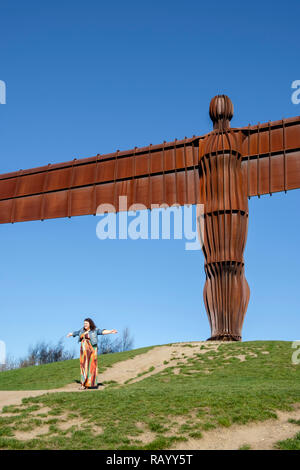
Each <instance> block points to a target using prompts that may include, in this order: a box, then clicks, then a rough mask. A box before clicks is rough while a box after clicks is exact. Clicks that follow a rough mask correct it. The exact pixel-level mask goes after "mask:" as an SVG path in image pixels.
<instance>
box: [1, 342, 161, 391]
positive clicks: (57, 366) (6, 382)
mask: <svg viewBox="0 0 300 470" xmlns="http://www.w3.org/2000/svg"><path fill="white" fill-rule="evenodd" d="M153 347H154V346H150V347H147V348H139V349H134V350H132V351H125V352H122V353H113V354H104V355H102V356H101V358H100V361H99V374H101V373H102V372H104V370H106V369H107V368H108V367H112V365H113V364H115V363H116V362H119V361H125V360H127V359H131V358H133V357H135V356H137V355H138V354H143V353H145V352H147V351H149V350H150V349H151V348H153ZM79 378H80V377H79V359H72V360H70V361H62V362H54V363H52V364H45V365H43V366H31V367H24V368H22V369H14V370H9V371H5V372H0V390H50V389H51V388H60V387H63V386H64V385H67V384H69V383H71V382H74V381H75V380H78V379H79Z"/></svg>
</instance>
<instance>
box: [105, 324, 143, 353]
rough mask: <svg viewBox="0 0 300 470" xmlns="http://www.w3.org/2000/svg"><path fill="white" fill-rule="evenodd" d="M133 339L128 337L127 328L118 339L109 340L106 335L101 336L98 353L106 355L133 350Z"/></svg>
mask: <svg viewBox="0 0 300 470" xmlns="http://www.w3.org/2000/svg"><path fill="white" fill-rule="evenodd" d="M133 342H134V340H133V337H131V336H130V332H129V328H127V327H126V328H125V329H124V330H123V332H122V335H121V337H120V338H117V339H115V340H111V339H110V338H109V337H108V335H103V336H101V340H100V347H99V353H100V354H108V353H114V352H122V351H129V350H130V349H132V348H133Z"/></svg>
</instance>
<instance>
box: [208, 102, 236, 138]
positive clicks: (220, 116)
mask: <svg viewBox="0 0 300 470" xmlns="http://www.w3.org/2000/svg"><path fill="white" fill-rule="evenodd" d="M209 115H210V118H211V120H212V122H213V123H214V129H220V130H225V129H228V128H229V127H230V124H229V123H230V121H231V119H232V116H233V104H232V101H231V99H230V98H228V96H226V95H217V96H215V97H214V98H213V99H212V100H211V102H210V105H209Z"/></svg>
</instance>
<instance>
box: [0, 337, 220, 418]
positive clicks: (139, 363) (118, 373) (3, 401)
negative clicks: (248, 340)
mask: <svg viewBox="0 0 300 470" xmlns="http://www.w3.org/2000/svg"><path fill="white" fill-rule="evenodd" d="M219 344H220V342H217V341H215V342H210V343H207V342H205V341H194V342H193V341H192V342H189V343H176V344H172V345H171V346H166V345H164V346H156V347H155V348H153V349H150V351H148V352H146V353H144V354H139V355H137V356H135V357H134V358H132V359H127V360H126V361H122V362H117V363H116V364H114V365H113V366H112V367H109V368H107V369H106V370H105V371H104V372H103V373H102V374H101V375H100V376H99V382H100V383H101V382H106V381H110V380H114V381H115V382H117V383H119V384H120V385H122V384H124V383H125V382H126V381H127V380H129V379H131V381H130V383H134V382H138V381H139V380H143V379H144V378H146V377H149V376H150V375H153V374H157V373H158V372H160V371H162V370H163V369H165V368H166V367H170V366H176V365H177V363H178V362H186V360H187V359H188V358H189V357H192V356H193V355H194V354H196V353H197V354H199V353H207V352H209V351H210V350H216V349H217V348H218V346H219ZM187 345H190V346H187ZM202 345H204V346H205V349H200V347H201V346H202ZM184 356H185V357H184ZM176 358H177V359H176ZM165 362H168V364H166V363H165ZM150 367H154V370H153V371H151V372H147V371H148V370H149V368H150ZM138 374H143V375H142V376H140V377H138ZM78 387H79V384H77V383H72V384H68V385H66V386H65V387H62V388H58V389H51V390H25V391H0V410H2V408H3V406H7V405H17V404H19V403H21V402H22V399H23V398H28V397H36V396H38V395H43V394H45V393H54V392H79V393H95V392H96V390H89V391H88V392H86V391H84V392H80V391H79V390H78ZM104 388H105V387H100V388H99V389H98V390H99V391H100V390H103V389H104Z"/></svg>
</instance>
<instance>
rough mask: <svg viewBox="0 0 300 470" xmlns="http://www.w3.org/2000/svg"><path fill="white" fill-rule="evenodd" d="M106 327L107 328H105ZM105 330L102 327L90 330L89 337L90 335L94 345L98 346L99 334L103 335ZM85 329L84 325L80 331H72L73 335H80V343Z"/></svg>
mask: <svg viewBox="0 0 300 470" xmlns="http://www.w3.org/2000/svg"><path fill="white" fill-rule="evenodd" d="M104 329H105V328H104ZM104 329H103V330H101V329H100V328H96V329H95V330H90V331H89V337H90V341H91V344H92V346H98V335H102V334H103V333H102V332H103V331H104ZM84 331H85V329H84V328H83V327H82V328H80V330H78V331H74V332H73V333H72V336H74V337H75V336H79V338H78V343H80V335H81V334H82V333H83V332H84Z"/></svg>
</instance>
